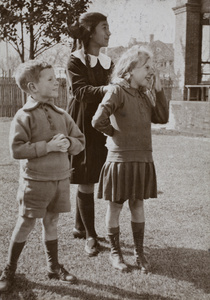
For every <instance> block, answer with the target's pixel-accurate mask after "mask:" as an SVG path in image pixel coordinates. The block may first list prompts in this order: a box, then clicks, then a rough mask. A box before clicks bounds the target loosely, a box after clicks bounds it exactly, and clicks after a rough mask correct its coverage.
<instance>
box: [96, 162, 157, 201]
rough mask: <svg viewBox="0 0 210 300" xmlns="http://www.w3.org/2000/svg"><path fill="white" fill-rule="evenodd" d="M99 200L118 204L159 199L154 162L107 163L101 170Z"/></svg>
mask: <svg viewBox="0 0 210 300" xmlns="http://www.w3.org/2000/svg"><path fill="white" fill-rule="evenodd" d="M98 198H103V199H104V200H109V201H112V202H117V203H124V202H125V201H126V200H128V199H129V200H130V201H132V200H137V199H138V200H144V199H148V198H157V180H156V172H155V166H154V163H153V162H146V163H145V162H106V163H105V164H104V166H103V168H102V170H101V174H100V178H99V184H98Z"/></svg>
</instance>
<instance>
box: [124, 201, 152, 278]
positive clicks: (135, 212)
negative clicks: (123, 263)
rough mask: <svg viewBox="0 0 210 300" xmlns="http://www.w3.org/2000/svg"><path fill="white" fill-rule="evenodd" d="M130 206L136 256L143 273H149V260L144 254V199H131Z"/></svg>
mask: <svg viewBox="0 0 210 300" xmlns="http://www.w3.org/2000/svg"><path fill="white" fill-rule="evenodd" d="M129 207H130V211H131V228H132V233H133V240H134V256H135V259H136V263H137V265H138V267H139V269H140V270H141V272H142V273H147V271H148V262H147V260H146V257H145V255H144V247H143V244H144V229H145V216H144V201H143V200H135V201H130V200H129Z"/></svg>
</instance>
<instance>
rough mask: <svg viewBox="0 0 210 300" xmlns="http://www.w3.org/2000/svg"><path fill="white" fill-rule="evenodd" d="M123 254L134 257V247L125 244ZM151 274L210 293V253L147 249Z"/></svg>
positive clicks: (180, 249)
mask: <svg viewBox="0 0 210 300" xmlns="http://www.w3.org/2000/svg"><path fill="white" fill-rule="evenodd" d="M123 247H124V249H123V250H125V251H123V254H125V255H128V256H129V255H132V256H133V246H131V245H126V244H123ZM146 253H147V258H148V260H149V263H150V266H151V270H150V271H151V273H152V274H157V275H161V276H166V277H169V278H175V279H177V280H183V281H187V282H190V283H192V284H194V286H195V287H196V288H198V289H202V290H203V291H204V292H205V293H207V294H208V293H210V285H209V282H210V271H209V261H210V252H209V251H203V250H194V249H188V248H173V247H167V248H164V249H161V248H147V247H146Z"/></svg>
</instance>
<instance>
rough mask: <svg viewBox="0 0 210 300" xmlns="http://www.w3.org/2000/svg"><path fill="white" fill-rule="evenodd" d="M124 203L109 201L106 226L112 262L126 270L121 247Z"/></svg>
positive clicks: (116, 267) (117, 267) (121, 269)
mask: <svg viewBox="0 0 210 300" xmlns="http://www.w3.org/2000/svg"><path fill="white" fill-rule="evenodd" d="M122 207H123V204H118V203H114V202H111V201H108V207H107V213H106V228H107V234H108V238H109V243H110V248H111V252H110V257H109V258H110V262H111V264H112V266H113V267H114V268H115V269H118V270H120V271H126V270H127V266H126V264H125V263H124V260H123V256H122V252H121V248H120V241H119V236H120V226H119V218H120V212H121V210H122Z"/></svg>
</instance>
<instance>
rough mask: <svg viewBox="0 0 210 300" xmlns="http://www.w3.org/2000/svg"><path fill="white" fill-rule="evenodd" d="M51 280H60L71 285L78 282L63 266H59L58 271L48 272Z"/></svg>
mask: <svg viewBox="0 0 210 300" xmlns="http://www.w3.org/2000/svg"><path fill="white" fill-rule="evenodd" d="M48 277H49V279H58V280H61V281H65V282H69V283H75V282H76V281H77V278H76V277H75V276H74V275H72V274H70V273H69V272H68V271H67V270H66V269H65V268H64V267H63V265H59V266H58V268H57V269H55V270H53V271H51V272H48Z"/></svg>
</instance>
